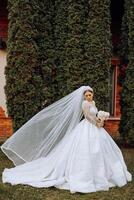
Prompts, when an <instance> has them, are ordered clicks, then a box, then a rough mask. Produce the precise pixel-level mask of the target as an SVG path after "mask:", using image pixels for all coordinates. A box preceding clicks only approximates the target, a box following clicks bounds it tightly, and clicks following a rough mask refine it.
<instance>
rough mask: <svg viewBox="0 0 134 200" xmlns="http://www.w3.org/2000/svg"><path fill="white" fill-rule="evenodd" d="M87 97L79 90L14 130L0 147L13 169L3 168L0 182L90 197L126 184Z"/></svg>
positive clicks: (88, 92) (87, 90)
mask: <svg viewBox="0 0 134 200" xmlns="http://www.w3.org/2000/svg"><path fill="white" fill-rule="evenodd" d="M93 95H94V92H93V89H92V88H91V87H90V86H82V87H80V88H78V89H77V90H75V91H73V92H72V93H70V94H68V95H67V96H65V97H63V98H62V99H60V100H58V101H56V102H55V103H53V104H51V105H50V106H48V107H46V108H44V109H43V110H41V111H40V112H39V113H37V114H36V115H35V116H34V117H32V118H31V119H30V120H29V121H28V122H26V123H25V124H24V125H23V126H22V127H21V128H20V129H19V130H17V131H16V132H15V133H14V134H13V135H12V136H11V137H10V138H9V139H8V140H7V141H6V142H5V143H4V144H3V145H2V146H1V149H2V151H3V152H4V153H5V154H6V155H7V156H8V158H9V159H11V160H12V161H13V163H14V165H15V167H13V168H11V169H4V171H3V173H2V181H3V183H11V184H12V185H16V184H24V185H30V186H33V187H40V188H41V187H51V186H54V187H56V188H59V189H65V190H70V192H71V193H75V192H81V193H90V192H96V191H107V190H109V188H110V187H114V186H118V187H122V186H124V185H125V184H127V181H131V180H132V175H131V174H130V173H129V172H128V170H127V166H126V164H125V161H124V158H123V155H122V152H121V150H120V149H119V147H118V146H117V145H116V143H115V142H114V140H113V139H112V137H111V136H110V135H109V134H108V132H107V131H106V130H105V129H104V128H103V124H101V125H100V121H99V118H98V117H97V113H98V109H97V107H96V105H95V101H94V100H93ZM83 114H84V119H82V116H83Z"/></svg>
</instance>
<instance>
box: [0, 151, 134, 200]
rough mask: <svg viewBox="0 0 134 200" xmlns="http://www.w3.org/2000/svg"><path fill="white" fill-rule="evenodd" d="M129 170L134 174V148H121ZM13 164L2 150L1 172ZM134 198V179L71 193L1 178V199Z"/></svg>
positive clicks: (0, 155) (132, 199) (114, 199)
mask: <svg viewBox="0 0 134 200" xmlns="http://www.w3.org/2000/svg"><path fill="white" fill-rule="evenodd" d="M121 150H122V152H123V155H124V159H125V162H126V164H127V167H128V170H129V171H130V172H131V173H132V174H133V176H134V149H125V148H121ZM11 166H13V164H12V163H11V161H9V160H8V158H7V157H6V156H5V155H4V154H3V153H2V152H1V151H0V174H1V173H2V171H3V169H4V168H5V167H6V168H10V167H11ZM69 199H70V200H134V179H133V181H132V182H129V183H128V184H127V185H125V186H123V187H121V188H119V187H114V188H110V190H109V191H106V192H102V191H100V192H96V193H89V194H81V193H75V194H70V192H69V191H68V190H59V189H57V188H54V187H51V188H43V189H42V188H41V189H36V188H33V187H30V186H22V185H17V186H11V185H10V184H3V183H2V182H1V179H0V200H69Z"/></svg>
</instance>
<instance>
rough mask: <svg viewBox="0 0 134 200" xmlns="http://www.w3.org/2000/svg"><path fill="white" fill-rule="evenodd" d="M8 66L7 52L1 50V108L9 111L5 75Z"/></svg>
mask: <svg viewBox="0 0 134 200" xmlns="http://www.w3.org/2000/svg"><path fill="white" fill-rule="evenodd" d="M5 66H6V51H2V50H0V106H1V107H2V108H3V109H4V110H5V111H7V109H6V98H5V92H4V86H5V75H4V70H5Z"/></svg>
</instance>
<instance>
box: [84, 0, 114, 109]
mask: <svg viewBox="0 0 134 200" xmlns="http://www.w3.org/2000/svg"><path fill="white" fill-rule="evenodd" d="M110 20H111V17H110V0H90V1H89V15H88V19H87V33H86V36H85V68H86V69H87V71H86V72H85V74H88V77H89V78H87V81H88V83H89V85H92V86H93V88H94V91H95V94H96V96H95V98H96V103H97V104H98V107H99V108H100V109H108V110H109V102H110V92H109V91H110V90H111V85H110V82H109V81H110V67H111V50H112V47H111V31H110Z"/></svg>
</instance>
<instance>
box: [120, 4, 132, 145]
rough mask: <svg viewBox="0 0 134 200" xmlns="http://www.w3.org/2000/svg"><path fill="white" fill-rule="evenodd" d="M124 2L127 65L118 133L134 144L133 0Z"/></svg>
mask: <svg viewBox="0 0 134 200" xmlns="http://www.w3.org/2000/svg"><path fill="white" fill-rule="evenodd" d="M126 3H127V4H129V9H128V7H127V9H126V13H125V15H126V18H127V26H128V44H127V45H128V48H126V50H125V51H124V54H123V55H124V57H123V58H126V56H127V57H128V65H127V68H126V76H125V80H124V83H123V85H122V86H123V90H122V101H121V111H122V115H121V123H120V133H121V136H122V138H123V139H124V140H125V142H127V143H133V144H134V122H133V120H134V81H133V77H134V1H133V0H129V1H126ZM127 4H126V5H127ZM127 45H126V46H127Z"/></svg>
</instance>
